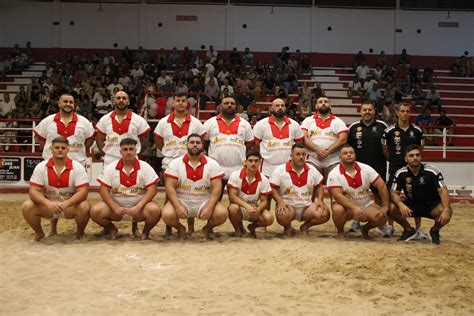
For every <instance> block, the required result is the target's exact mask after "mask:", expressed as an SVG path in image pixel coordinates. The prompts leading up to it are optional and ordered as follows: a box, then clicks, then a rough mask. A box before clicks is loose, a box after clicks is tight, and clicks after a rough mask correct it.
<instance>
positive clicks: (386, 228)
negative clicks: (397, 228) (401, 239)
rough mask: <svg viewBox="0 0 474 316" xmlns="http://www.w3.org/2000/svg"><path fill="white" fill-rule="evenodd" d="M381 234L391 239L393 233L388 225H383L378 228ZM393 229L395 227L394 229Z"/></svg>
mask: <svg viewBox="0 0 474 316" xmlns="http://www.w3.org/2000/svg"><path fill="white" fill-rule="evenodd" d="M378 228H379V230H380V232H381V233H382V235H383V236H384V237H390V236H391V231H390V228H389V226H388V225H385V224H384V225H381V226H379V227H378ZM392 228H393V227H392Z"/></svg>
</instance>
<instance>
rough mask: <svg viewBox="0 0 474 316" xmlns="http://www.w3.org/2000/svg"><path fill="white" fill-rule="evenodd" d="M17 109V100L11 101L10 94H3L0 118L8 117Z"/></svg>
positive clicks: (0, 102)
mask: <svg viewBox="0 0 474 316" xmlns="http://www.w3.org/2000/svg"><path fill="white" fill-rule="evenodd" d="M15 108H16V104H15V100H12V99H10V94H9V93H8V92H5V93H3V100H1V101H0V118H5V117H7V116H8V115H9V114H10V113H12V112H13V111H14V110H15Z"/></svg>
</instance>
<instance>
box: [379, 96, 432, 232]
mask: <svg viewBox="0 0 474 316" xmlns="http://www.w3.org/2000/svg"><path fill="white" fill-rule="evenodd" d="M410 110H411V104H409V103H400V104H399V105H398V108H397V110H396V114H397V117H398V122H397V123H396V124H395V125H393V126H390V127H389V128H387V129H386V130H385V132H384V133H383V135H382V149H383V153H384V155H385V158H386V159H387V160H388V162H389V167H388V174H389V176H388V179H387V180H388V181H387V185H388V187H389V188H390V187H391V185H392V182H393V177H394V176H395V172H397V170H398V169H400V168H402V167H404V166H406V162H405V160H404V153H405V148H407V147H408V146H410V145H421V146H423V142H424V141H423V132H422V131H421V129H420V128H419V127H418V126H416V125H413V124H410ZM415 223H416V228H417V234H418V235H417V237H418V238H426V236H425V234H424V233H423V231H422V230H421V228H420V226H421V219H416V218H415Z"/></svg>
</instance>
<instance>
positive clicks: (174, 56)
mask: <svg viewBox="0 0 474 316" xmlns="http://www.w3.org/2000/svg"><path fill="white" fill-rule="evenodd" d="M168 65H169V66H170V67H172V68H176V67H179V66H180V65H181V60H180V57H179V52H178V49H177V48H176V47H173V50H172V51H171V54H170V55H169V57H168Z"/></svg>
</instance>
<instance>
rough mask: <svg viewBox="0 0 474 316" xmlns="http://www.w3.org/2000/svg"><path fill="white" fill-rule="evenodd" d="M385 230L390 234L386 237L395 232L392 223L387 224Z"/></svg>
mask: <svg viewBox="0 0 474 316" xmlns="http://www.w3.org/2000/svg"><path fill="white" fill-rule="evenodd" d="M387 230H388V232H389V233H390V235H388V236H387V237H391V236H393V235H394V234H395V228H394V227H393V226H392V225H387ZM384 237H385V236H384Z"/></svg>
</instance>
